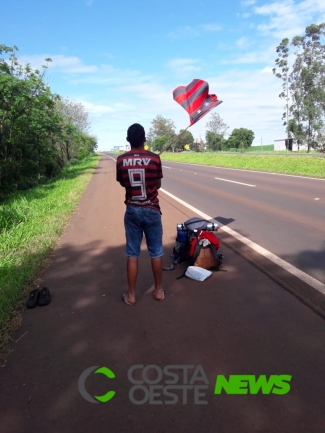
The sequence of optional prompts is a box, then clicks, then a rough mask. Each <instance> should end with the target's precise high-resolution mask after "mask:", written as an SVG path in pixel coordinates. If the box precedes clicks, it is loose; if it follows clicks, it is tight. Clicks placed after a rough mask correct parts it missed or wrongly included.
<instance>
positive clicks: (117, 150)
mask: <svg viewBox="0 0 325 433" xmlns="http://www.w3.org/2000/svg"><path fill="white" fill-rule="evenodd" d="M113 151H114V152H125V146H113Z"/></svg>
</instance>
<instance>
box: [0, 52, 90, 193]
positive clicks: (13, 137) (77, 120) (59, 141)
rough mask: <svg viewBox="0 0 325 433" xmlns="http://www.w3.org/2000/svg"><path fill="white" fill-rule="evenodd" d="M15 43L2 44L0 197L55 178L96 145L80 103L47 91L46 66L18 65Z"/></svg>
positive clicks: (0, 78) (0, 63)
mask: <svg viewBox="0 0 325 433" xmlns="http://www.w3.org/2000/svg"><path fill="white" fill-rule="evenodd" d="M17 50H18V48H17V47H16V46H13V47H7V46H6V45H3V44H2V45H1V44H0V200H1V199H3V198H4V197H6V195H8V194H11V193H12V192H14V191H18V190H27V189H29V188H33V187H35V186H37V185H40V184H42V183H43V182H46V181H47V180H49V179H52V178H53V177H55V176H56V175H57V174H58V173H59V172H60V170H61V169H62V168H63V167H64V166H65V164H67V163H68V162H69V161H71V160H72V159H82V158H83V157H85V156H87V155H89V154H91V153H92V152H94V150H95V149H96V148H97V143H96V141H97V140H96V138H95V137H94V136H92V135H90V134H89V128H90V121H89V118H88V113H87V112H86V111H85V109H84V107H83V106H82V104H80V103H78V102H73V101H69V100H67V99H65V98H62V97H61V96H59V95H57V94H54V93H52V92H51V89H50V87H49V86H48V85H47V84H46V82H45V72H46V69H47V66H48V64H49V62H51V59H45V63H46V64H45V65H43V66H42V68H41V69H39V70H37V69H36V70H33V69H32V68H31V66H30V65H29V64H26V65H21V64H19V62H18V60H17V57H16V51H17Z"/></svg>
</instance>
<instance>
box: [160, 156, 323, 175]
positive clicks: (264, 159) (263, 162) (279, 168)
mask: <svg viewBox="0 0 325 433" xmlns="http://www.w3.org/2000/svg"><path fill="white" fill-rule="evenodd" d="M161 159H162V160H163V161H174V162H186V163H189V164H203V165H213V166H216V167H229V168H241V169H245V170H259V171H270V172H274V173H286V174H296V175H303V176H311V177H324V178H325V158H322V157H314V156H299V155H292V152H290V154H288V155H274V156H273V155H272V154H271V155H270V154H268V155H263V154H254V155H250V154H245V153H242V154H239V153H234V154H221V153H217V152H216V153H196V152H181V153H171V152H164V153H162V155H161Z"/></svg>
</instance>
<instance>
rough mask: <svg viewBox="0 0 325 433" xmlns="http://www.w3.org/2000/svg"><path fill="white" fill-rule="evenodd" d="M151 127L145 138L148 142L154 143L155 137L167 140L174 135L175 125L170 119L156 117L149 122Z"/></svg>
mask: <svg viewBox="0 0 325 433" xmlns="http://www.w3.org/2000/svg"><path fill="white" fill-rule="evenodd" d="M151 124H152V127H151V128H150V129H149V132H148V133H147V138H148V140H150V141H154V140H155V139H156V138H157V137H162V136H163V135H165V136H166V137H168V139H170V138H172V137H174V135H175V125H174V122H173V121H172V120H170V119H165V117H163V116H162V115H161V114H157V116H156V117H155V118H154V119H153V120H152V122H151Z"/></svg>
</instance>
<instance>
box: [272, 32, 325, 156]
mask: <svg viewBox="0 0 325 433" xmlns="http://www.w3.org/2000/svg"><path fill="white" fill-rule="evenodd" d="M324 36H325V23H321V24H319V25H317V24H311V25H310V26H308V27H306V29H305V34H304V35H303V36H295V37H294V38H292V40H291V42H290V40H289V39H288V38H284V39H282V41H281V43H280V44H279V45H278V47H277V48H276V52H277V54H278V57H277V58H276V59H275V64H276V67H275V68H273V73H274V74H275V76H276V77H278V78H280V79H281V80H282V92H281V93H280V95H279V97H280V98H282V99H284V101H285V107H284V108H285V110H284V113H283V115H282V120H284V123H283V124H284V126H286V132H287V137H288V138H292V139H294V140H295V142H296V143H297V144H298V148H299V146H301V145H307V150H308V152H309V151H310V150H311V149H316V150H319V151H321V152H325V45H324V41H325V39H324ZM290 49H293V52H290Z"/></svg>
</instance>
